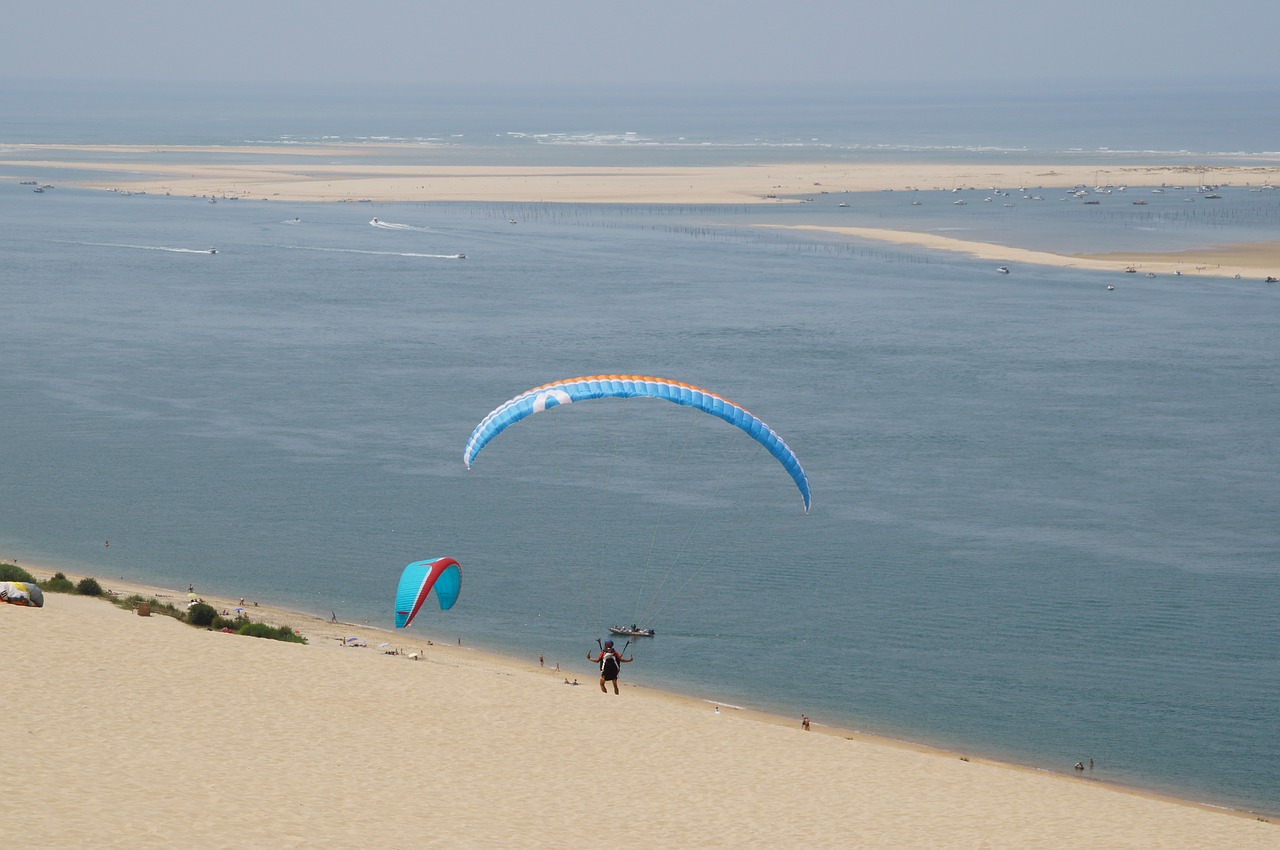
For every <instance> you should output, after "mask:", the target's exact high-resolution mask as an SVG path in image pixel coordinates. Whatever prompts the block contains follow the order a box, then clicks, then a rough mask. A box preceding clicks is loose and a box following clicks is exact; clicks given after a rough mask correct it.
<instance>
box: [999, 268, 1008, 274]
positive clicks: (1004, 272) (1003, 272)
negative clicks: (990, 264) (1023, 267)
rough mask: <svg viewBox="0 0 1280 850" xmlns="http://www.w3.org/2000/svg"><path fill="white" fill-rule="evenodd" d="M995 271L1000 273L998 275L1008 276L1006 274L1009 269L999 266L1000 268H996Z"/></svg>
mask: <svg viewBox="0 0 1280 850" xmlns="http://www.w3.org/2000/svg"><path fill="white" fill-rule="evenodd" d="M996 271H998V272H1000V274H1008V273H1009V267H1008V266H1000V267H998V268H997V269H996Z"/></svg>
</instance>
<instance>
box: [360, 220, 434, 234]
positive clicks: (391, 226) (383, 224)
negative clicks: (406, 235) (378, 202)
mask: <svg viewBox="0 0 1280 850" xmlns="http://www.w3.org/2000/svg"><path fill="white" fill-rule="evenodd" d="M369 226H370V227H380V228H382V229H383V230H412V231H416V232H418V233H430V232H431V228H430V227H418V226H417V225H416V224H396V223H395V222H394V221H382V220H381V219H377V218H375V219H373V220H371V221H370V222H369Z"/></svg>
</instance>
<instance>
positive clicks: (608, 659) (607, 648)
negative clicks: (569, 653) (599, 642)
mask: <svg viewBox="0 0 1280 850" xmlns="http://www.w3.org/2000/svg"><path fill="white" fill-rule="evenodd" d="M587 660H588V661H594V662H596V663H597V664H599V665H600V692H601V693H605V694H607V693H609V689H608V688H607V687H605V683H606V682H613V692H614V693H615V694H616V693H617V692H618V672H619V671H620V670H621V669H622V665H623V664H630V663H631V661H632V659H630V658H623V657H622V653H621V652H618V650H616V649H614V648H613V641H611V640H607V641H605V642H604V646H602V647H600V654H599V655H598V656H596V657H595V658H592V657H591V653H590V652H588V653H587Z"/></svg>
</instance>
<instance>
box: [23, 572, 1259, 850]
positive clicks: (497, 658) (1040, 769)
mask: <svg viewBox="0 0 1280 850" xmlns="http://www.w3.org/2000/svg"><path fill="white" fill-rule="evenodd" d="M24 568H25V569H27V570H28V572H31V573H32V574H33V575H35V576H36V577H37V579H39V580H41V581H43V580H45V579H47V578H49V577H51V576H52V575H53V574H54V573H55V572H62V573H63V574H64V575H66V576H67V577H68V578H70V579H71V580H72V581H79V580H80V579H82V578H86V577H93V578H95V579H96V580H98V581H99V583H100V584H101V585H102V587H103V590H104V594H105V595H104V597H103V598H100V599H96V600H92V601H93V602H94V603H97V604H101V605H103V606H104V607H110V608H113V609H115V610H118V611H121V612H122V613H131V612H127V611H124V610H123V609H120V608H118V606H116V605H114V604H113V603H112V600H111V599H110V598H108V597H110V596H121V597H128V596H131V595H135V594H136V595H140V596H144V597H154V598H157V599H159V600H161V601H167V602H171V603H172V604H174V605H176V606H178V607H181V606H182V605H184V604H185V603H186V601H187V599H188V596H189V595H190V594H189V593H187V592H183V591H180V590H176V589H173V588H165V587H160V586H157V585H151V584H146V583H142V582H137V581H133V580H126V579H119V580H107V579H104V578H101V577H98V576H90V575H89V574H88V573H84V572H80V571H75V572H68V571H67V570H66V569H60V568H59V567H57V566H56V565H52V564H49V563H46V562H34V561H30V562H26V563H25V564H24ZM198 595H199V596H200V600H201V601H203V602H206V603H208V604H210V605H212V606H213V607H214V608H215V609H217V610H218V611H219V613H222V614H224V615H227V614H234V613H235V612H236V609H237V608H238V607H239V606H240V603H241V602H242V601H243V602H244V603H245V604H244V611H245V614H246V615H247V616H248V617H249V618H250V619H251V620H253V621H255V622H264V623H267V624H268V625H272V626H288V627H289V628H291V629H293V630H294V631H295V632H297V633H298V634H301V635H302V636H304V637H306V638H307V641H308V643H307V645H306V646H307V648H315V649H336V648H359V649H366V650H372V651H371V652H367V653H363V655H366V656H371V657H378V656H382V655H386V656H393V655H394V656H395V657H396V659H397V660H406V661H414V662H417V661H419V660H421V661H425V662H427V663H429V664H430V663H434V664H443V665H445V666H448V667H455V668H456V667H468V668H481V669H484V670H486V671H488V672H489V673H491V674H492V673H494V672H495V671H496V672H497V674H498V675H516V674H520V675H532V676H538V677H550V678H552V679H556V678H561V677H563V678H564V684H570V677H572V676H573V674H572V672H571V671H563V670H561V669H560V667H559V665H558V664H557V665H556V666H555V667H554V668H553V667H551V666H547V667H542V666H540V665H539V664H538V663H537V662H535V661H533V660H525V659H522V658H520V657H517V656H513V655H508V654H504V653H500V652H495V651H492V650H487V649H474V648H471V647H464V646H462V644H461V640H459V642H458V645H456V646H455V645H453V644H450V643H447V642H440V641H439V640H438V639H435V638H433V637H432V636H431V635H429V634H427V633H424V632H417V633H416V634H414V633H409V632H405V631H400V630H395V629H388V628H382V627H378V626H371V625H369V624H367V623H352V622H345V621H340V620H336V619H333V620H325V619H324V618H323V617H319V616H316V615H314V614H309V613H306V612H302V611H297V610H292V609H288V608H281V607H278V606H275V605H272V604H270V603H267V604H261V601H260V600H248V599H245V600H241V599H233V598H231V597H226V596H222V595H217V594H203V593H200V594H198ZM68 598H75V599H83V600H90V599H91V597H79V596H76V595H68V594H47V595H46V602H45V605H46V607H49V605H50V602H53V604H54V605H55V606H56V605H57V603H58V602H59V601H60V600H65V599H68ZM6 607H7V606H6ZM36 613H37V614H38V611H37V612H36ZM153 616H155V617H157V618H160V619H169V618H166V617H164V616H163V615H159V614H156V615H153ZM335 616H336V615H335ZM175 622H176V621H175ZM179 625H181V626H182V628H183V629H188V630H190V631H192V632H195V633H205V634H209V633H211V632H209V631H207V630H203V629H199V628H196V627H192V626H189V625H186V624H179ZM235 637H236V639H241V638H240V637H239V636H235ZM243 640H245V641H247V642H248V646H249V647H250V648H252V647H253V646H254V644H253V641H255V640H257V641H261V643H262V644H270V643H276V642H274V641H269V640H263V639H258V638H243ZM353 640H354V641H357V643H354V644H350V645H349V642H350V641H353ZM293 646H298V645H296V644H294V645H293ZM428 656H431V657H428ZM573 684H578V685H581V686H583V687H585V688H586V689H587V690H586V692H587V693H588V694H591V693H592V692H593V691H594V690H595V689H596V686H597V682H596V681H595V680H594V678H585V679H582V680H581V681H580V680H579V679H578V678H574V679H573ZM622 687H623V692H624V695H627V694H628V692H630V694H631V695H633V696H635V697H637V698H642V699H646V700H655V701H657V702H660V703H662V704H664V705H667V706H670V707H674V708H676V709H678V710H684V711H689V712H696V713H698V714H702V715H705V714H706V713H707V709H708V708H711V707H714V709H715V712H714V714H715V717H717V718H718V717H720V716H721V709H723V710H724V716H726V717H729V716H731V717H734V718H740V719H742V720H746V721H750V722H753V723H757V724H762V725H764V726H768V727H771V728H774V729H779V730H789V731H790V732H794V731H796V730H797V729H798V728H799V726H800V724H799V722H798V721H797V720H795V719H794V718H791V717H787V716H783V715H781V714H779V713H776V712H773V711H768V710H763V709H757V708H750V707H744V706H739V705H733V704H729V703H725V702H721V701H717V700H714V699H710V698H708V697H705V696H699V695H696V694H687V693H681V692H675V691H668V690H665V689H663V688H661V687H655V686H652V685H638V684H632V683H629V682H626V680H625V678H624V679H623V680H622ZM610 696H612V695H610ZM811 731H813V732H815V733H817V734H818V735H819V736H822V737H825V738H831V739H842V740H845V741H851V742H857V743H859V744H862V745H866V746H869V747H873V748H879V749H883V750H887V751H889V752H891V753H892V752H900V753H914V754H919V755H922V756H928V757H931V758H938V759H946V760H953V761H959V762H963V763H966V764H971V765H981V766H984V767H987V768H993V769H996V770H1003V771H1009V772H1010V773H1012V774H1015V775H1021V776H1035V777H1042V778H1046V779H1050V780H1052V781H1055V782H1063V783H1073V784H1076V783H1083V784H1084V785H1086V786H1088V787H1092V788H1098V789H1102V790H1104V791H1105V792H1109V793H1114V794H1117V795H1122V796H1130V797H1134V798H1137V799H1140V800H1145V801H1150V802H1152V803H1157V804H1164V805H1169V806H1174V807H1185V808H1188V809H1192V810H1195V811H1200V812H1205V813H1211V814H1223V815H1229V816H1231V817H1233V818H1237V819H1244V820H1245V821H1256V822H1260V823H1265V824H1267V825H1271V820H1270V818H1271V817H1273V815H1272V814H1271V813H1269V812H1263V811H1250V810H1246V809H1236V808H1232V807H1230V806H1228V805H1224V804H1220V803H1213V802H1206V801H1202V800H1196V799H1192V798H1186V797H1179V796H1175V795H1172V794H1168V793H1162V792H1159V791H1154V790H1150V789H1146V788H1142V787H1139V786H1133V785H1127V784H1123V783H1118V782H1115V781H1110V780H1106V779H1101V778H1098V777H1097V776H1096V775H1094V774H1093V773H1092V772H1091V771H1092V768H1089V771H1090V772H1087V773H1078V774H1072V773H1070V772H1068V771H1066V770H1061V771H1058V770H1053V769H1051V768H1049V767H1045V766H1037V765H1034V764H1023V763H1016V762H1007V761H1001V760H999V759H996V758H991V757H987V756H983V755H972V754H969V753H966V752H963V751H958V750H949V749H943V748H939V747H936V746H932V745H929V744H923V743H919V742H915V741H910V740H905V739H899V738H893V737H887V736H883V735H876V734H872V733H867V732H862V731H859V730H857V729H854V728H851V727H843V726H838V725H828V724H823V723H821V722H820V721H815V722H814V723H813V724H812V727H811ZM1187 846H1193V845H1187Z"/></svg>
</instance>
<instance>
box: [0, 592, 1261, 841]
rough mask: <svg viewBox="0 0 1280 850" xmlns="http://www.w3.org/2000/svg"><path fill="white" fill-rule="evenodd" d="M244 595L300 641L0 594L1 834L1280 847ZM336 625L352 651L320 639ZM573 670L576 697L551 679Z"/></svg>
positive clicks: (1085, 786)
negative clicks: (1, 667)
mask: <svg viewBox="0 0 1280 850" xmlns="http://www.w3.org/2000/svg"><path fill="white" fill-rule="evenodd" d="M29 568H30V567H29ZM31 569H33V571H34V572H35V573H36V574H37V575H38V576H39V577H41V578H44V577H46V576H47V574H48V571H43V570H35V569H34V568H31ZM103 584H104V586H107V587H108V588H109V589H112V590H115V591H119V592H122V593H129V592H132V591H133V590H135V589H137V588H136V587H134V586H130V585H126V584H125V583H123V582H120V583H114V582H103ZM197 590H199V588H197ZM154 592H155V593H162V594H165V595H166V596H168V597H170V598H173V599H175V600H177V601H185V599H186V593H184V592H178V591H164V590H157V591H154ZM205 598H206V601H208V602H210V603H211V604H213V605H215V607H219V608H222V607H232V606H235V605H238V603H239V600H238V599H237V600H232V599H227V598H217V597H205ZM248 606H249V607H250V608H251V609H252V610H251V614H252V615H253V616H254V618H255V619H261V620H264V621H267V622H272V623H278V624H289V625H292V626H293V627H294V628H296V629H298V630H299V631H301V632H302V633H304V634H305V635H306V636H307V638H308V639H309V641H310V643H309V644H308V645H305V646H304V645H298V644H287V643H279V642H276V641H269V640H261V639H256V638H249V637H241V636H237V635H231V634H224V633H220V632H210V631H205V630H200V629H195V628H192V627H190V626H187V625H185V624H182V623H179V622H177V621H175V620H172V619H170V618H168V617H163V616H154V615H153V616H150V617H142V616H137V615H135V614H134V613H131V612H130V611H128V610H124V609H121V608H118V607H116V606H113V605H111V604H109V603H107V602H105V601H103V600H99V599H92V598H87V597H80V596H66V595H61V594H49V595H47V597H46V604H45V607H44V608H42V609H20V608H15V607H12V606H0V640H3V643H4V645H5V647H6V650H7V652H6V657H7V658H8V659H9V662H8V664H7V667H8V670H9V675H8V677H7V683H6V686H5V688H4V690H3V691H0V693H2V694H3V697H0V704H2V705H3V707H4V717H5V731H6V744H5V746H4V747H0V777H3V781H4V789H5V799H6V801H7V802H8V803H9V806H10V813H11V817H10V818H9V820H8V823H7V825H6V827H5V834H6V836H7V838H8V840H9V841H10V842H11V843H13V846H16V847H129V848H152V847H156V848H160V847H163V848H168V847H172V846H173V845H175V844H192V845H195V846H201V847H211V848H222V847H225V848H233V847H240V846H244V845H246V844H252V845H261V846H271V847H282V848H289V847H308V848H310V847H326V848H367V847H424V848H429V847H448V848H468V847H477V848H480V847H483V848H490V847H498V846H502V847H528V848H538V847H548V848H551V847H554V848H579V847H580V848H592V850H595V848H598V847H599V846H601V845H602V844H604V843H608V844H617V845H619V846H655V847H735V848H741V847H770V848H772V847H806V848H809V847H812V848H821V847H840V848H846V847H862V848H913V847H929V848H935V847H975V848H976V847H984V848H1005V847H1007V848H1019V850H1021V848H1026V847H1066V846H1092V847H1107V848H1142V850H1148V848H1152V847H1177V848H1187V849H1188V850H1193V849H1194V848H1214V850H1217V848H1221V847H1232V848H1235V849H1236V850H1250V848H1274V847H1276V846H1277V844H1278V843H1280V827H1278V826H1277V825H1275V824H1272V823H1269V822H1267V821H1265V820H1261V819H1258V818H1256V817H1254V816H1246V815H1241V814H1239V813H1233V812H1227V811H1223V810H1218V809H1213V808H1210V807H1206V806H1200V805H1195V804H1189V803H1183V802H1179V801H1175V800H1170V799H1165V798H1159V797H1156V796H1153V795H1149V794H1142V793H1135V792H1131V791H1125V790H1122V789H1118V788H1116V787H1114V786H1109V785H1106V784H1104V783H1102V782H1099V781H1095V780H1092V779H1090V778H1089V775H1087V774H1086V775H1084V776H1067V775H1058V774H1053V773H1047V772H1042V771H1035V770H1029V769H1024V768H1017V767H1011V766H1007V765H1001V764H996V763H992V762H988V761H984V760H982V759H978V758H967V757H963V756H960V755H958V754H954V753H945V752H939V751H935V750H930V749H927V748H923V747H916V746H911V745H908V744H903V743H899V742H894V741H888V740H884V739H877V738H871V737H867V736H864V735H859V734H856V733H853V732H846V731H842V730H836V729H830V728H826V727H822V726H820V725H819V726H815V728H814V731H813V732H805V731H803V730H802V729H801V728H800V724H799V722H798V720H799V718H798V717H797V718H794V719H781V718H772V717H769V716H766V715H760V714H756V713H753V712H746V711H740V710H735V709H733V708H731V707H727V706H725V707H721V708H720V711H719V712H717V711H716V710H715V708H714V707H713V706H712V705H711V704H709V703H707V702H704V701H700V700H695V699H687V698H680V697H673V696H670V695H666V694H663V693H660V692H657V691H654V690H652V689H648V688H641V687H635V686H630V685H627V684H625V675H624V687H623V691H622V695H621V696H614V695H613V694H608V695H605V694H602V693H600V691H599V690H598V688H597V687H596V684H595V682H594V681H593V679H592V677H591V676H590V674H589V673H586V674H584V670H586V666H585V661H584V662H575V663H574V665H572V666H570V665H568V664H566V665H565V670H564V671H557V670H554V669H552V668H551V666H550V665H551V660H550V659H548V666H547V667H539V666H538V663H537V660H536V658H533V659H530V660H529V661H528V662H523V661H519V660H514V659H507V658H498V657H495V656H492V655H486V654H484V653H480V652H473V651H470V650H469V649H467V648H464V647H458V646H455V645H446V644H443V643H441V642H431V641H429V639H428V637H427V636H426V635H425V633H421V632H417V631H416V629H417V624H415V626H414V627H413V628H412V629H411V630H409V631H406V632H401V633H397V634H394V635H392V634H390V633H387V632H382V631H378V630H374V629H368V628H367V627H364V626H363V625H358V626H357V625H351V624H342V623H332V622H326V621H324V620H323V619H318V618H314V617H309V616H307V615H303V614H298V613H291V612H286V611H281V610H279V609H275V608H270V607H266V606H261V605H259V606H253V604H252V601H249V602H248ZM353 636H354V637H358V638H360V639H361V640H363V641H364V642H365V643H366V644H367V645H366V646H364V647H359V648H353V647H351V646H344V645H343V644H342V643H340V642H339V638H348V637H353ZM382 643H387V644H388V646H386V647H381V646H379V644H382ZM397 649H398V650H400V651H401V653H403V654H394V655H391V654H386V653H388V652H392V651H395V650H397ZM415 654H416V655H419V656H420V660H413V657H414V655H415ZM575 676H576V677H577V678H578V680H579V681H581V682H582V685H581V686H578V687H574V686H572V685H566V684H565V683H564V680H565V678H566V677H568V678H569V679H570V680H572V679H573V678H574V677H575ZM816 720H818V721H819V722H820V720H821V718H816Z"/></svg>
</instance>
